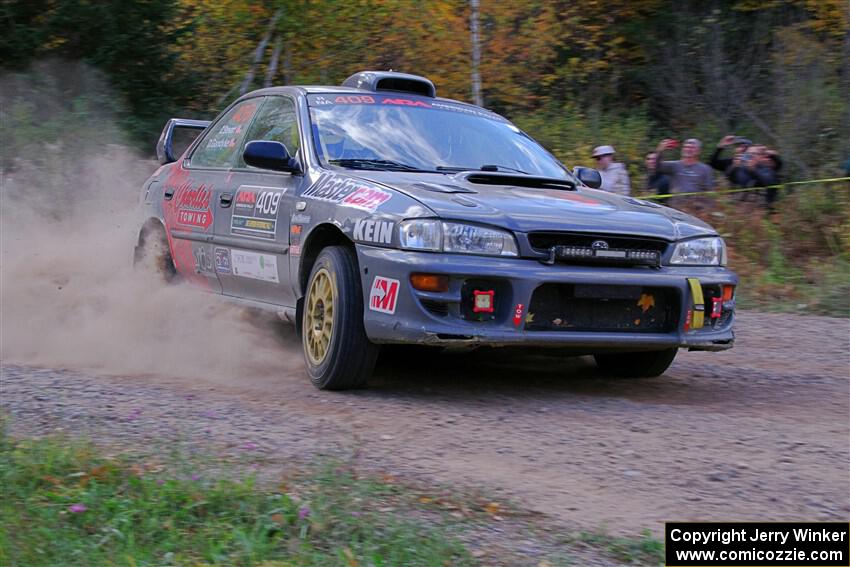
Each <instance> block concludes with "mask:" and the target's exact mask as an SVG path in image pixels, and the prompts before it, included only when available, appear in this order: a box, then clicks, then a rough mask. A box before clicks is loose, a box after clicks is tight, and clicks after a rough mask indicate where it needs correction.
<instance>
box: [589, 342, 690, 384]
mask: <svg viewBox="0 0 850 567" xmlns="http://www.w3.org/2000/svg"><path fill="white" fill-rule="evenodd" d="M678 350H679V349H677V348H669V349H666V350H655V351H649V352H626V353H618V354H594V355H593V358H595V359H596V366H598V367H599V370H601V371H602V372H603V373H605V374H609V375H612V376H623V377H626V378H654V377H656V376H661V375H662V374H664V372H665V371H666V370H667V369H668V368H669V367H670V365H671V364H672V363H673V359H674V358H676V353H677V352H678Z"/></svg>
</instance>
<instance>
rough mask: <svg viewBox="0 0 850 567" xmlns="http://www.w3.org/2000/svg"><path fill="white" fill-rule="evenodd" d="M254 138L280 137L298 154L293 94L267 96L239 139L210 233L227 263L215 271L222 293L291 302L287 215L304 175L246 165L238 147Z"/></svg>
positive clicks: (275, 302)
mask: <svg viewBox="0 0 850 567" xmlns="http://www.w3.org/2000/svg"><path fill="white" fill-rule="evenodd" d="M255 140H266V141H275V142H281V143H283V144H284V145H285V146H286V149H287V150H288V151H289V154H290V155H292V156H295V155H296V154H297V153H298V150H299V145H300V143H299V140H300V136H299V129H298V120H297V116H296V106H295V101H294V99H292V98H291V97H289V96H285V95H269V96H266V97H265V99H264V100H263V103H262V105H261V107H260V108H259V110H258V111H257V114H256V117H255V118H254V120H253V122H252V123H251V126H250V127H249V129H248V132H247V135H246V136H245V138H244V141H243V144H242V149H241V150H240V152H239V156H238V157H237V165H236V167H235V168H234V169H233V171H232V172H231V176H230V178H229V181H228V185H227V189H226V193H224V194H222V195H221V198H220V199H219V202H218V203H217V207H218V214H217V216H216V224H215V235H216V241H217V242H218V243H221V244H222V245H221V246H217V247H216V249H215V250H214V253H215V254H216V258H219V259H220V260H223V261H226V262H227V268H226V269H221V270H219V271H218V276H219V279H220V281H221V285H222V292H223V293H224V294H225V295H232V296H236V297H241V298H245V299H251V300H254V301H262V302H265V303H273V304H276V305H285V306H293V305H295V297H294V290H293V286H292V284H291V282H290V266H289V261H288V260H289V258H288V252H289V220H290V216H291V214H292V211H293V210H294V203H295V196H296V195H297V192H298V191H297V190H298V188H299V186H300V184H301V183H302V182H303V179H304V177H303V176H301V175H292V174H291V173H283V172H276V171H269V170H263V169H258V168H254V167H249V166H247V165H245V163H244V161H243V160H242V151H243V150H244V146H245V144H247V143H248V142H251V141H255ZM224 244H226V245H224ZM219 263H221V261H220V262H219Z"/></svg>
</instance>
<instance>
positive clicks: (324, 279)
mask: <svg viewBox="0 0 850 567" xmlns="http://www.w3.org/2000/svg"><path fill="white" fill-rule="evenodd" d="M305 313H306V315H305V321H304V333H305V335H304V336H305V339H306V341H307V342H306V347H307V357H308V358H309V359H310V362H311V363H312V364H313V365H319V364H321V363H322V362H323V361H324V360H325V357H327V355H328V350H329V347H330V344H331V337H332V336H333V326H334V285H333V282H332V281H331V275H330V273H329V272H328V271H327V269H325V268H321V269H320V270H319V271H318V272H316V277H315V278H313V283H312V284H311V285H310V291H309V293H308V294H307V307H306V312H305Z"/></svg>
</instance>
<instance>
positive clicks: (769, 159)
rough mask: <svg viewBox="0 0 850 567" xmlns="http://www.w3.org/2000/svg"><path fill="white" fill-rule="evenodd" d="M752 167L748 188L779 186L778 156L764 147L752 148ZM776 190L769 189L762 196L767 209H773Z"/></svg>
mask: <svg viewBox="0 0 850 567" xmlns="http://www.w3.org/2000/svg"><path fill="white" fill-rule="evenodd" d="M751 152H752V156H753V157H752V166H751V169H750V176H751V178H752V180H751V182H750V185H749V186H750V187H770V186H771V185H779V184H780V183H781V181H780V179H779V170H780V169H782V159H781V158H780V157H779V155H778V154H777V153H776V152H775V151H773V150H769V149H768V148H767V147H765V146H753V147H752V149H751ZM777 192H778V189H777V188H776V187H770V188H769V189H767V190H766V192H765V194H764V201H765V203H766V205H767V208H768V209H772V208H773V203H774V202H775V201H776V195H777Z"/></svg>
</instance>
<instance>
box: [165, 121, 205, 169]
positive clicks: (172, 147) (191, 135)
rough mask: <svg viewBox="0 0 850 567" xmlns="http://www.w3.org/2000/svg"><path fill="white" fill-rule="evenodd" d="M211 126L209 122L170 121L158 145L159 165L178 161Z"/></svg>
mask: <svg viewBox="0 0 850 567" xmlns="http://www.w3.org/2000/svg"><path fill="white" fill-rule="evenodd" d="M209 125H210V121H209V120H189V119H186V118H171V119H169V120H168V122H166V123H165V127H164V128H163V129H162V134H160V135H159V141H158V142H157V143H156V157H157V159H158V160H159V163H161V164H162V165H165V164H166V163H171V162H173V161H177V158H178V157H179V156H181V155H183V152H185V151H186V148H188V147H189V146H190V145H192V142H194V141H195V138H197V137H198V136H200V135H201V133H202V132H203V131H204V130H206V128H207V126H209Z"/></svg>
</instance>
